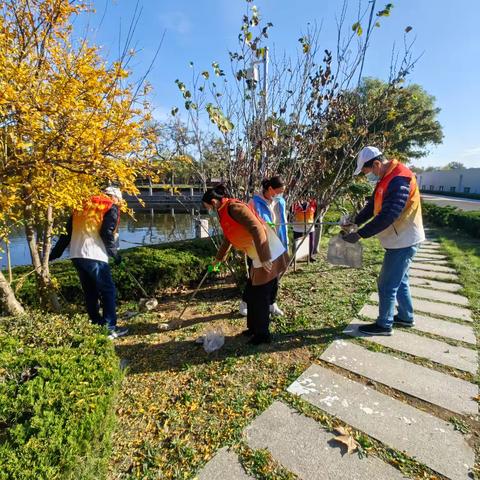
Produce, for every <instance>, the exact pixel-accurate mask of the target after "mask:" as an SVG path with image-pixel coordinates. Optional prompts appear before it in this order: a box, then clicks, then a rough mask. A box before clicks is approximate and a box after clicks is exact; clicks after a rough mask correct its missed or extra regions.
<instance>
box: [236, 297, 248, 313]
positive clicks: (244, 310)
mask: <svg viewBox="0 0 480 480" xmlns="http://www.w3.org/2000/svg"><path fill="white" fill-rule="evenodd" d="M238 311H239V312H240V315H243V316H244V317H246V316H247V314H248V308H247V302H244V301H243V300H242V301H241V302H240V306H239V307H238Z"/></svg>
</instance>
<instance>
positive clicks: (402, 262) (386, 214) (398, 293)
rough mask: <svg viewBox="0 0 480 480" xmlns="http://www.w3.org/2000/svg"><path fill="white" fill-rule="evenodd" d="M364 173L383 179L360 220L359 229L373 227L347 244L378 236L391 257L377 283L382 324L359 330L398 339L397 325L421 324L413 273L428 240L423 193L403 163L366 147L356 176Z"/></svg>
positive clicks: (349, 238) (348, 237)
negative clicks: (410, 277) (416, 312)
mask: <svg viewBox="0 0 480 480" xmlns="http://www.w3.org/2000/svg"><path fill="white" fill-rule="evenodd" d="M360 173H363V174H365V175H368V176H372V175H373V176H374V177H375V178H376V179H377V184H376V186H375V190H374V192H373V195H372V197H371V199H370V200H369V201H368V202H367V205H366V206H365V207H364V208H363V210H362V211H361V212H360V213H358V214H357V216H356V217H355V220H354V223H355V224H357V225H363V224H365V223H366V222H368V223H366V225H364V226H363V227H362V228H360V229H359V230H358V231H357V232H353V233H349V234H346V235H344V236H343V239H344V240H345V241H347V242H350V243H355V242H358V241H359V240H360V239H361V238H369V237H373V236H377V237H378V238H379V240H380V242H381V244H382V246H383V247H384V248H385V256H384V259H383V265H382V269H381V271H380V276H379V278H378V281H377V283H378V296H379V314H378V318H377V321H376V322H375V323H372V324H368V325H362V326H360V327H359V330H360V332H362V333H364V334H367V335H392V333H393V327H394V326H402V327H413V326H414V325H415V322H414V312H413V305H412V298H411V296H410V286H409V280H408V272H409V268H410V265H411V263H412V260H413V257H414V256H415V253H416V252H417V249H418V245H419V244H420V243H421V242H423V241H424V240H425V233H424V230H423V221H422V208H421V204H420V191H419V188H418V185H417V181H416V178H415V174H414V173H413V172H412V171H411V170H410V169H409V168H408V167H406V166H405V165H403V164H402V163H400V162H399V161H398V160H395V159H392V160H388V159H386V158H385V157H384V155H383V153H382V152H381V151H380V150H379V149H378V148H376V147H371V146H368V147H365V148H363V149H362V150H361V151H360V153H359V154H358V158H357V168H356V169H355V172H354V175H359V174H360ZM396 302H397V303H398V314H397V315H395V303H396Z"/></svg>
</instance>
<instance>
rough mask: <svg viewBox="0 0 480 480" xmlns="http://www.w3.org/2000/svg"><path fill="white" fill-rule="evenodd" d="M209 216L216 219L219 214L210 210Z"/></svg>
mask: <svg viewBox="0 0 480 480" xmlns="http://www.w3.org/2000/svg"><path fill="white" fill-rule="evenodd" d="M208 216H209V217H212V218H215V217H216V216H217V212H216V211H215V210H214V209H213V208H209V209H208Z"/></svg>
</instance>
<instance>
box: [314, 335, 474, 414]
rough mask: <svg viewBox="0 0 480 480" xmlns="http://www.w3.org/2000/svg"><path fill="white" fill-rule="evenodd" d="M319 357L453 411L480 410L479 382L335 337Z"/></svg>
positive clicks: (463, 412)
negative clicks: (372, 350) (477, 396)
mask: <svg viewBox="0 0 480 480" xmlns="http://www.w3.org/2000/svg"><path fill="white" fill-rule="evenodd" d="M320 358H321V359H322V360H325V361H327V362H329V363H332V364H333V365H337V366H339V367H342V368H345V369H346V370H350V371H351V372H354V373H358V374H359V375H363V376H364V377H367V378H370V379H371V380H375V381H376V382H380V383H383V384H384V385H387V386H389V387H392V388H394V389H396V390H399V391H401V392H405V393H408V394H409V395H412V396H414V397H417V398H420V399H422V400H425V401H427V402H429V403H433V404H434V405H438V406H439V407H442V408H446V409H447V410H450V411H452V412H456V413H459V414H461V415H476V414H477V413H478V404H477V402H476V401H475V400H473V397H475V396H476V395H478V388H477V386H476V385H474V384H472V383H469V382H466V381H465V380H461V379H459V378H455V377H452V376H451V375H446V374H444V373H441V372H437V371H435V370H431V369H429V368H425V367H422V366H421V365H415V364H412V363H411V362H407V361H406V360H403V359H401V358H397V357H394V356H392V355H386V354H385V353H381V352H371V351H370V350H367V349H366V348H363V347H361V346H359V345H355V344H354V343H352V342H345V341H344V340H336V341H334V342H333V343H332V344H331V345H330V346H329V347H328V348H327V350H325V352H323V354H322V356H321V357H320Z"/></svg>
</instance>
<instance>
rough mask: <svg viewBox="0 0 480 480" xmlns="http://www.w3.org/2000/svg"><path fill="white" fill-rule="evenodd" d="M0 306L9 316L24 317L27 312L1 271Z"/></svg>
mask: <svg viewBox="0 0 480 480" xmlns="http://www.w3.org/2000/svg"><path fill="white" fill-rule="evenodd" d="M0 304H1V305H2V307H3V308H4V309H5V310H6V312H7V313H8V314H9V315H15V316H17V315H23V314H24V313H25V310H24V309H23V307H22V305H21V304H20V302H19V301H18V300H17V299H16V298H15V293H14V291H13V289H12V287H11V286H10V284H9V283H8V282H7V279H6V278H5V276H4V275H3V273H2V272H1V271H0Z"/></svg>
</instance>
